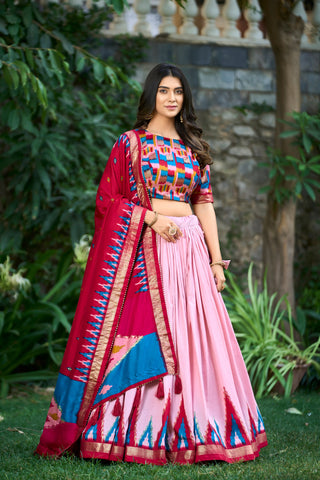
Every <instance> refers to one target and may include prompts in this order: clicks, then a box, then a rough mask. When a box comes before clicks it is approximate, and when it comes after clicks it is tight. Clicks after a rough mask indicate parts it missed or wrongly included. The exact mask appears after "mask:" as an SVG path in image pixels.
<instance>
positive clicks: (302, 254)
mask: <svg viewBox="0 0 320 480" xmlns="http://www.w3.org/2000/svg"><path fill="white" fill-rule="evenodd" d="M107 42H108V43H107V49H108V50H110V49H111V50H112V48H113V42H112V40H108V41H107ZM148 42H149V43H148V47H147V49H146V52H145V53H146V54H145V59H144V61H143V62H141V63H140V64H139V65H138V66H137V74H136V79H137V80H138V81H140V82H141V83H143V81H144V79H145V77H146V75H147V73H148V72H149V70H150V69H151V68H152V67H153V66H154V65H155V64H157V63H160V62H169V63H175V64H177V65H178V66H180V67H181V68H182V70H183V71H184V73H185V74H186V76H187V78H188V80H189V82H190V84H191V87H192V91H193V97H194V104H195V109H196V112H197V115H198V119H199V123H200V125H201V126H202V128H203V130H204V134H205V138H206V140H207V141H208V142H209V143H210V145H211V147H212V152H213V160H214V163H213V165H212V169H211V170H212V172H211V177H212V186H213V191H214V197H215V209H216V213H217V218H218V226H219V231H220V240H221V246H222V251H223V254H224V256H225V257H228V258H232V261H233V270H236V271H239V272H244V271H246V268H247V266H248V264H249V263H250V262H251V261H254V263H255V265H256V267H257V272H260V273H261V269H262V228H263V220H264V217H265V212H266V196H265V194H262V193H260V189H261V187H263V186H264V185H266V183H267V182H268V176H267V171H266V169H265V168H261V163H263V162H264V161H265V160H266V158H267V157H266V149H267V147H268V146H272V145H273V140H274V126H275V116H274V112H273V111H268V108H267V107H266V105H267V106H269V107H274V106H275V66H274V59H273V53H272V51H271V49H270V48H269V47H259V46H247V47H245V46H240V47H237V46H231V45H229V46H228V45H221V44H219V45H218V44H215V43H211V44H208V43H205V44H194V43H192V44H188V43H183V42H172V41H169V40H168V39H165V38H155V39H152V40H149V41H148ZM301 92H302V108H303V109H304V110H306V111H308V112H309V113H315V112H317V111H318V109H319V100H320V52H319V51H314V50H310V49H308V50H303V51H302V54H301ZM264 102H265V105H262V106H261V104H263V103H264ZM254 104H258V105H256V108H253V109H252V107H254ZM245 105H246V106H249V109H246V108H241V107H243V106H245ZM235 107H236V108H235ZM298 212H299V213H298V218H297V258H299V262H301V261H302V262H310V257H311V258H312V259H313V260H312V261H313V262H315V261H319V260H320V258H319V255H320V254H319V253H318V252H320V248H319V240H318V239H319V238H320V235H319V234H320V225H319V221H317V220H316V219H317V218H320V212H319V202H317V203H316V204H314V203H313V202H312V205H311V204H310V202H309V201H308V200H307V199H305V198H304V197H303V199H302V200H301V201H300V202H299V209H298ZM306 213H307V215H308V216H311V215H312V218H313V228H312V229H311V228H310V227H309V226H308V217H307V216H306ZM310 235H311V237H312V238H310ZM315 239H317V240H315ZM306 246H309V247H308V248H311V250H312V252H313V253H312V255H310V252H309V253H308V252H306V251H305V247H306Z"/></svg>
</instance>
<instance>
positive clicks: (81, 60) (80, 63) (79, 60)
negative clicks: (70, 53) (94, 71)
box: [76, 51, 86, 72]
mask: <svg viewBox="0 0 320 480" xmlns="http://www.w3.org/2000/svg"><path fill="white" fill-rule="evenodd" d="M85 64H86V59H85V57H84V55H82V53H80V52H78V51H77V56H76V70H77V72H81V70H83V68H84V67H85Z"/></svg>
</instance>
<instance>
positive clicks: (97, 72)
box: [92, 59, 105, 83]
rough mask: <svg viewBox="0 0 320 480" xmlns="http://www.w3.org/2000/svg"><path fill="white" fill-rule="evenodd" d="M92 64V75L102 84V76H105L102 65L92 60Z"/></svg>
mask: <svg viewBox="0 0 320 480" xmlns="http://www.w3.org/2000/svg"><path fill="white" fill-rule="evenodd" d="M92 64H93V74H94V78H95V79H96V80H97V81H98V82H99V83H101V82H103V80H104V75H105V69H104V67H103V65H102V64H101V63H100V62H99V61H98V60H94V59H92Z"/></svg>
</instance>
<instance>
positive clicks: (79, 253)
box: [73, 235, 92, 270]
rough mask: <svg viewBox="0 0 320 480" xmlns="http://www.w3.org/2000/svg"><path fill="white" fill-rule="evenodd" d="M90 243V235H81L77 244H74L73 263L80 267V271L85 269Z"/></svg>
mask: <svg viewBox="0 0 320 480" xmlns="http://www.w3.org/2000/svg"><path fill="white" fill-rule="evenodd" d="M91 242H92V236H91V235H83V236H82V237H81V238H80V240H79V243H75V245H74V249H73V250H74V262H75V263H76V264H77V265H79V266H80V268H81V269H82V270H84V269H85V267H86V264H87V260H88V256H89V252H90V246H91Z"/></svg>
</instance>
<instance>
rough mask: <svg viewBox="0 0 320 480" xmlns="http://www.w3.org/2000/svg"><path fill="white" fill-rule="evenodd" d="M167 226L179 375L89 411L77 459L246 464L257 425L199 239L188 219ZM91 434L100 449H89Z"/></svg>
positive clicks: (163, 249) (162, 256) (162, 255)
mask: <svg viewBox="0 0 320 480" xmlns="http://www.w3.org/2000/svg"><path fill="white" fill-rule="evenodd" d="M172 219H173V220H174V221H175V223H176V224H178V225H179V227H180V228H181V230H182V232H183V236H182V238H181V239H179V240H178V241H177V242H176V243H170V242H167V241H166V240H164V239H163V238H161V237H160V236H158V237H157V248H158V256H159V262H160V266H161V272H162V281H163V287H164V295H165V302H166V307H167V312H168V318H169V323H170V328H171V332H172V337H173V341H174V346H175V351H176V355H177V359H178V367H179V375H176V376H172V375H167V376H164V378H163V379H162V380H161V381H160V382H159V381H155V382H151V383H149V384H146V385H143V386H142V387H140V388H133V389H131V390H129V391H127V392H125V393H124V394H123V395H121V396H120V397H118V398H117V399H116V400H112V401H109V402H106V403H104V404H103V405H102V406H100V407H99V409H100V411H99V413H98V415H97V412H95V410H93V411H92V413H91V416H90V418H89V421H88V424H87V427H86V429H85V431H84V432H83V434H82V437H81V445H80V452H81V455H82V456H83V457H86V458H90V457H93V458H103V459H106V460H120V461H121V460H124V461H130V462H139V463H153V464H164V463H167V462H177V463H183V464H184V463H194V462H201V461H208V460H223V461H226V462H229V463H231V462H236V461H243V460H253V459H254V458H255V457H257V456H258V455H259V450H260V448H261V447H263V446H265V445H267V439H266V434H265V430H264V425H263V420H262V417H261V414H260V412H259V409H258V406H257V404H256V401H255V398H254V395H253V392H252V388H251V384H250V380H249V377H248V374H247V371H246V367H245V364H244V361H243V358H242V355H241V352H240V349H239V346H238V343H237V340H236V338H235V334H234V332H233V329H232V325H231V322H230V319H229V317H228V313H227V311H226V308H225V306H224V303H223V299H222V296H221V294H220V293H218V291H217V288H216V285H215V282H214V278H213V275H212V272H211V269H210V265H209V257H208V251H207V247H206V244H205V241H204V235H203V231H202V229H201V227H200V224H199V222H198V219H197V217H196V216H194V215H191V216H188V217H172ZM147 361H148V359H147V358H146V362H147ZM97 428H98V429H99V430H100V431H101V435H100V436H99V437H100V438H103V439H104V441H103V442H101V441H100V442H99V443H97V442H96V441H95V437H94V431H95V429H97ZM124 439H125V440H124Z"/></svg>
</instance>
